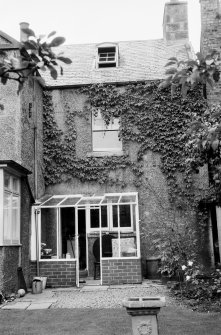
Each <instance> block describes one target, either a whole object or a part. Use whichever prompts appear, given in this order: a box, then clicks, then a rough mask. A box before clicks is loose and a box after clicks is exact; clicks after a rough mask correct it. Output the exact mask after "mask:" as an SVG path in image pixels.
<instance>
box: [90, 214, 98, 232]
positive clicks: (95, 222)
mask: <svg viewBox="0 0 221 335" xmlns="http://www.w3.org/2000/svg"><path fill="white" fill-rule="evenodd" d="M90 212H91V228H99V209H91V210H90Z"/></svg>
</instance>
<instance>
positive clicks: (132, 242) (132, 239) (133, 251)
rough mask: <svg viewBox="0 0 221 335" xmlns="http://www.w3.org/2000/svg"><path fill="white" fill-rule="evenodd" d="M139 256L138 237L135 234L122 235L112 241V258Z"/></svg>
mask: <svg viewBox="0 0 221 335" xmlns="http://www.w3.org/2000/svg"><path fill="white" fill-rule="evenodd" d="M135 256H137V247H136V236H135V235H134V234H132V233H131V234H126V233H121V234H120V235H119V238H118V236H116V237H115V238H113V239H112V257H135Z"/></svg>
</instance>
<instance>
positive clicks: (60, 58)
mask: <svg viewBox="0 0 221 335" xmlns="http://www.w3.org/2000/svg"><path fill="white" fill-rule="evenodd" d="M57 59H59V60H60V61H62V62H63V63H65V64H71V63H72V60H71V59H70V58H67V57H63V56H59V57H57Z"/></svg>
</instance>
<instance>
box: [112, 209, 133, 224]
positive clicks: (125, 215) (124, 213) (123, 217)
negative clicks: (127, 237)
mask: <svg viewBox="0 0 221 335" xmlns="http://www.w3.org/2000/svg"><path fill="white" fill-rule="evenodd" d="M117 207H118V206H113V227H114V228H117V227H118V222H117ZM119 212H120V227H121V228H130V227H131V214H130V205H120V206H119Z"/></svg>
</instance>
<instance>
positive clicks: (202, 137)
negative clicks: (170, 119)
mask: <svg viewBox="0 0 221 335" xmlns="http://www.w3.org/2000/svg"><path fill="white" fill-rule="evenodd" d="M186 138H187V144H186V147H187V149H188V151H189V152H190V155H189V157H188V160H187V163H188V164H189V165H190V166H191V168H192V169H194V170H195V171H198V170H199V168H200V167H201V166H203V165H204V164H208V165H209V174H210V183H211V187H210V190H209V191H210V201H213V200H214V201H216V202H218V203H220V201H221V198H220V194H221V168H220V163H221V146H220V144H221V142H220V141H221V106H220V105H213V106H211V107H210V108H207V109H206V110H205V111H204V112H203V113H202V114H200V115H196V114H193V121H192V124H191V128H190V131H189V132H188V133H187V134H186Z"/></svg>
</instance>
